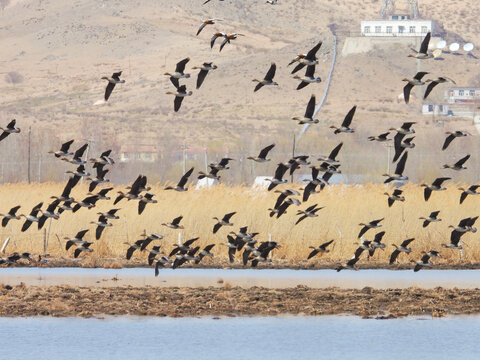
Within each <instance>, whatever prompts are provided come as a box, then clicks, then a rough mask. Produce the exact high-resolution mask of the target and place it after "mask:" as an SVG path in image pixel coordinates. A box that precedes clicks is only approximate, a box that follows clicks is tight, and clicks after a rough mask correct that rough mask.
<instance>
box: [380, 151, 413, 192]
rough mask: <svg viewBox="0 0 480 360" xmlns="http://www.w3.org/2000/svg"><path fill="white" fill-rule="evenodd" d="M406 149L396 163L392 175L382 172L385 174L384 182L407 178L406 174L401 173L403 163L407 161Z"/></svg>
mask: <svg viewBox="0 0 480 360" xmlns="http://www.w3.org/2000/svg"><path fill="white" fill-rule="evenodd" d="M407 157H408V151H407V152H405V153H404V154H403V155H402V157H401V158H400V160H399V161H398V163H397V167H396V168H395V173H394V174H393V175H389V174H383V176H386V177H387V179H386V180H385V181H384V183H385V184H388V183H389V182H391V181H405V180H408V176H405V175H403V171H404V170H405V164H406V163H407Z"/></svg>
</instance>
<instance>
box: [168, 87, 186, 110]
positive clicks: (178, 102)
mask: <svg viewBox="0 0 480 360" xmlns="http://www.w3.org/2000/svg"><path fill="white" fill-rule="evenodd" d="M166 94H169V95H175V100H174V101H173V110H174V111H175V112H177V111H178V110H180V106H182V101H183V98H184V97H186V96H191V95H192V94H193V92H192V91H189V92H187V87H186V86H185V85H182V86H180V87H178V88H177V91H176V92H173V91H167V92H166Z"/></svg>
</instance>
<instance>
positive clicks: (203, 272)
mask: <svg viewBox="0 0 480 360" xmlns="http://www.w3.org/2000/svg"><path fill="white" fill-rule="evenodd" d="M219 279H222V280H223V281H224V283H225V282H228V283H230V285H232V286H244V287H248V286H263V287H270V288H285V287H295V286H297V285H306V286H310V287H313V288H326V287H330V286H337V287H340V288H351V289H353V288H356V289H361V288H363V287H365V286H371V287H373V288H378V289H385V288H407V287H411V286H418V287H422V288H435V287H437V286H441V287H444V288H454V287H458V288H462V289H472V288H480V270H422V271H420V272H418V273H414V272H413V271H412V270H382V269H378V270H360V271H348V270H346V271H341V272H339V273H337V272H336V271H335V270H276V269H263V270H260V269H258V270H252V269H188V268H187V269H176V270H172V269H163V270H161V272H160V275H159V276H158V277H155V276H154V270H153V269H148V268H126V269H82V268H2V269H0V283H4V284H10V285H17V284H19V283H20V282H24V283H25V284H26V285H61V284H66V285H69V284H76V285H78V286H127V285H131V286H145V285H149V286H159V287H165V286H180V287H181V286H188V287H196V286H223V285H224V283H218V280H219Z"/></svg>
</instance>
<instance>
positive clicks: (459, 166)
mask: <svg viewBox="0 0 480 360" xmlns="http://www.w3.org/2000/svg"><path fill="white" fill-rule="evenodd" d="M468 159H470V155H467V156H465V157H463V158H461V159H460V160H458V161H457V162H456V163H455V164H453V165H450V164H445V165H443V169H452V170H457V171H459V170H466V169H467V168H466V167H465V166H463V164H465V162H466V161H467V160H468Z"/></svg>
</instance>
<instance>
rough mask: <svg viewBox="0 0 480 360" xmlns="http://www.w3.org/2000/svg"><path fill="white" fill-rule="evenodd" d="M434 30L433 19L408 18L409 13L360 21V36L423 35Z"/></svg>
mask: <svg viewBox="0 0 480 360" xmlns="http://www.w3.org/2000/svg"><path fill="white" fill-rule="evenodd" d="M435 31H436V29H435V22H434V21H433V20H425V19H410V16H409V15H390V16H389V17H388V19H379V20H362V21H361V22H360V32H361V34H362V36H387V37H388V36H425V35H426V34H427V33H428V32H431V33H432V34H434V33H435Z"/></svg>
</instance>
